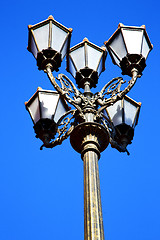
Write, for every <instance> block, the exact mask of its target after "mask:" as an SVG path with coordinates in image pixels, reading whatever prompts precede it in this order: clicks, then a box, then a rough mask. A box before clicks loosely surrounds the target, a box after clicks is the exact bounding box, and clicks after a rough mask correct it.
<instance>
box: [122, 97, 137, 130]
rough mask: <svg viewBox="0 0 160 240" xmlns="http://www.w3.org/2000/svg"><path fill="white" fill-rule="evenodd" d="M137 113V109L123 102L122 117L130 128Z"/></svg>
mask: <svg viewBox="0 0 160 240" xmlns="http://www.w3.org/2000/svg"><path fill="white" fill-rule="evenodd" d="M136 112H137V107H136V106H134V105H133V104H131V103H130V102H128V101H126V100H124V116H125V120H124V121H125V123H126V124H127V125H129V126H131V127H132V124H133V122H134V118H135V115H136Z"/></svg>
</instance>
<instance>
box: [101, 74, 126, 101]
mask: <svg viewBox="0 0 160 240" xmlns="http://www.w3.org/2000/svg"><path fill="white" fill-rule="evenodd" d="M125 82H126V81H123V78H122V77H117V78H113V79H112V80H111V81H110V82H109V83H107V84H106V85H105V86H104V87H103V88H102V90H101V91H100V93H99V95H100V96H101V97H103V98H104V97H105V95H110V96H111V97H114V96H115V95H116V94H118V93H119V92H120V88H121V85H122V84H124V83H125Z"/></svg>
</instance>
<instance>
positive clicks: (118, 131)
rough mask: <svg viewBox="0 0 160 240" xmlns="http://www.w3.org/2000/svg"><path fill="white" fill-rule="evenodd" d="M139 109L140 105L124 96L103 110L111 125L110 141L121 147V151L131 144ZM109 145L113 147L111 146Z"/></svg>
mask: <svg viewBox="0 0 160 240" xmlns="http://www.w3.org/2000/svg"><path fill="white" fill-rule="evenodd" d="M115 108H116V109H115ZM140 108H141V103H137V102H136V101H134V100H133V99H131V98H130V97H128V96H127V95H125V96H124V97H123V98H122V99H121V100H118V101H117V102H116V103H114V104H113V105H111V106H109V107H108V108H106V109H105V111H106V113H107V116H108V118H109V119H110V121H111V122H112V123H113V125H112V133H111V135H112V139H113V141H114V142H117V144H119V146H122V149H125V148H126V147H127V145H128V144H131V141H132V139H133V136H134V128H135V126H136V125H137V123H138V118H139V113H140ZM127 110H128V111H127ZM112 143H113V142H112ZM111 145H112V146H113V144H111Z"/></svg>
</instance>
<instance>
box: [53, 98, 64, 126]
mask: <svg viewBox="0 0 160 240" xmlns="http://www.w3.org/2000/svg"><path fill="white" fill-rule="evenodd" d="M65 112H66V108H65V107H64V104H63V101H62V100H61V99H60V98H59V102H58V105H57V108H56V112H55V116H54V121H55V122H56V123H57V122H58V120H59V119H60V117H62V115H63V114H64V113H65Z"/></svg>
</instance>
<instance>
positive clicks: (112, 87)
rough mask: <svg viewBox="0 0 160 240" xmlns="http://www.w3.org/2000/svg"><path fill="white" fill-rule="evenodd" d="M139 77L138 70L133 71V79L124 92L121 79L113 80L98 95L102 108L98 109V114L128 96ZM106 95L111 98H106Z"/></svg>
mask: <svg viewBox="0 0 160 240" xmlns="http://www.w3.org/2000/svg"><path fill="white" fill-rule="evenodd" d="M138 77H140V76H139V75H138V71H137V69H133V70H132V79H131V80H130V81H129V82H128V86H127V87H126V88H125V89H124V90H122V91H121V90H120V88H121V85H122V84H124V83H125V82H126V81H124V80H123V79H122V78H121V77H118V78H114V79H112V80H111V81H110V82H109V83H107V84H106V85H105V86H104V87H103V88H102V90H101V91H100V92H99V93H98V94H97V102H98V104H99V105H100V106H101V107H100V108H99V109H98V114H99V113H100V112H102V111H103V110H104V109H105V108H107V107H108V106H110V105H113V104H114V103H115V102H116V101H117V100H119V99H122V98H123V96H124V95H126V94H127V93H128V92H129V91H130V90H131V88H132V87H133V86H134V84H135V83H136V81H137V78H138ZM115 81H116V82H115ZM106 95H110V96H111V97H110V98H105V96H106Z"/></svg>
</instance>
